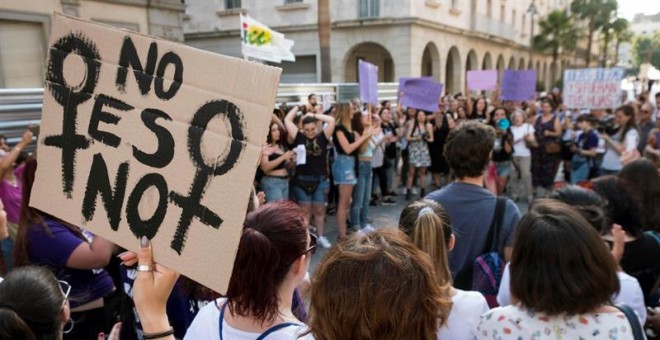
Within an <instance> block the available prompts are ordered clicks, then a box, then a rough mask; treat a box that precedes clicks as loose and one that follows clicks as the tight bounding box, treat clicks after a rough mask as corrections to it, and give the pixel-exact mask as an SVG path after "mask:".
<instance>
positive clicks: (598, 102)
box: [564, 68, 623, 109]
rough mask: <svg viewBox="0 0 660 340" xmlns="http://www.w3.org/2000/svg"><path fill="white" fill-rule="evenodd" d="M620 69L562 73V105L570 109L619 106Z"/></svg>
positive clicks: (582, 70)
mask: <svg viewBox="0 0 660 340" xmlns="http://www.w3.org/2000/svg"><path fill="white" fill-rule="evenodd" d="M621 79H623V69H622V68H585V69H576V70H566V71H564V103H565V104H566V107H568V108H571V109H607V108H613V107H616V106H618V105H620V104H621Z"/></svg>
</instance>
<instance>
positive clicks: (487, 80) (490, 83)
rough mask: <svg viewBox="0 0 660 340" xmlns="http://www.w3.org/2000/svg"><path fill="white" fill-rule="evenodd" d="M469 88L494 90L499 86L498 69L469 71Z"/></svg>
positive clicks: (473, 89)
mask: <svg viewBox="0 0 660 340" xmlns="http://www.w3.org/2000/svg"><path fill="white" fill-rule="evenodd" d="M467 85H468V89H470V90H472V91H481V90H486V91H492V90H495V88H496V87H497V70H484V71H467Z"/></svg>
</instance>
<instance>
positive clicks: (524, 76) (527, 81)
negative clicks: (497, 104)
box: [500, 70, 536, 101]
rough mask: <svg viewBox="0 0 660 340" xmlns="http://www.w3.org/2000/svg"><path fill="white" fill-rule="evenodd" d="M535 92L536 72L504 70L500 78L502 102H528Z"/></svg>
mask: <svg viewBox="0 0 660 340" xmlns="http://www.w3.org/2000/svg"><path fill="white" fill-rule="evenodd" d="M535 91H536V70H525V71H514V70H504V75H503V76H502V95H501V96H500V99H503V100H517V101H518V100H529V99H532V98H534V92H535Z"/></svg>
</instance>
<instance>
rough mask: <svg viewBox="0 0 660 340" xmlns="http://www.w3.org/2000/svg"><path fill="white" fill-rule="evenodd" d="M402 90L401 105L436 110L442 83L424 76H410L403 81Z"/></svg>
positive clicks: (430, 110)
mask: <svg viewBox="0 0 660 340" xmlns="http://www.w3.org/2000/svg"><path fill="white" fill-rule="evenodd" d="M402 90H403V92H404V95H403V99H401V105H403V106H410V107H414V108H416V109H419V110H424V111H429V112H435V111H438V100H440V96H441V95H442V84H439V83H436V82H433V81H432V80H428V79H424V78H412V79H408V80H406V81H405V82H404V83H403V88H402Z"/></svg>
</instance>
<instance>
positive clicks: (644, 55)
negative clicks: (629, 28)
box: [633, 34, 660, 67]
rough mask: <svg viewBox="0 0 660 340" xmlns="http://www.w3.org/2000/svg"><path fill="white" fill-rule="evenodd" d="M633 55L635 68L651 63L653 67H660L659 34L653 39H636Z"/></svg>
mask: <svg viewBox="0 0 660 340" xmlns="http://www.w3.org/2000/svg"><path fill="white" fill-rule="evenodd" d="M633 55H634V58H635V64H636V66H639V65H641V64H643V63H651V65H653V66H655V67H660V34H656V35H655V36H653V37H649V36H639V37H637V39H635V43H634V45H633Z"/></svg>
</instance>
